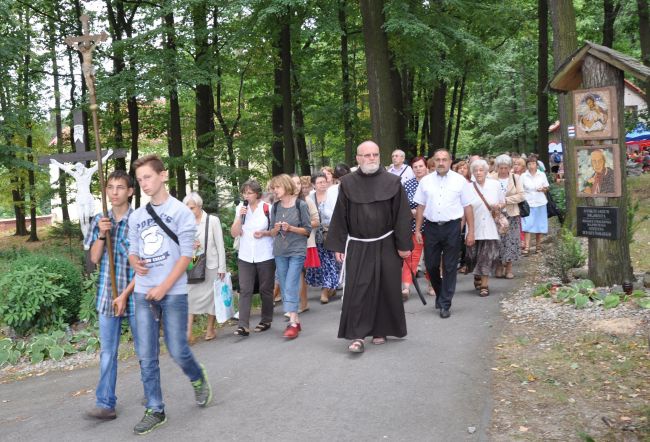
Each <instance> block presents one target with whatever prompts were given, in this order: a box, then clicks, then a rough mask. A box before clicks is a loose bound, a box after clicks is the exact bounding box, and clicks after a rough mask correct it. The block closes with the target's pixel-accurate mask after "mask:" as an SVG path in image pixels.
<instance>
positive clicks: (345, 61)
mask: <svg viewBox="0 0 650 442" xmlns="http://www.w3.org/2000/svg"><path fill="white" fill-rule="evenodd" d="M338 12H339V27H340V28H341V101H342V113H343V134H344V138H345V163H346V164H349V165H351V164H352V161H353V160H354V154H355V152H354V144H355V143H354V129H353V124H354V122H353V120H352V112H353V110H354V109H355V107H356V106H355V104H354V102H353V101H352V92H351V88H352V85H351V82H350V60H349V58H348V23H347V0H339V8H338Z"/></svg>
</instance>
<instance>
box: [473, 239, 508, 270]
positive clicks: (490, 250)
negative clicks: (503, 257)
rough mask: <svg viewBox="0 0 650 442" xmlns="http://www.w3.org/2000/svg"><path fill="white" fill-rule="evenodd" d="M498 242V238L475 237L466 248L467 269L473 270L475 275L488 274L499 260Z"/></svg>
mask: <svg viewBox="0 0 650 442" xmlns="http://www.w3.org/2000/svg"><path fill="white" fill-rule="evenodd" d="M500 243H501V241H499V240H498V239H477V240H476V242H475V243H474V245H473V246H472V247H468V248H467V258H466V260H467V262H468V263H467V269H468V271H471V270H474V274H475V275H477V276H478V275H480V276H489V275H490V273H491V272H492V270H494V268H495V267H496V265H497V262H499V244H500Z"/></svg>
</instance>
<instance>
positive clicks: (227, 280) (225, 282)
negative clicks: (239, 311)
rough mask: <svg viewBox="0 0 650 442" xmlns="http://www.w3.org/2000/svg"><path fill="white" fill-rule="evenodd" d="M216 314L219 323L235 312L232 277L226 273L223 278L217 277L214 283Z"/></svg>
mask: <svg viewBox="0 0 650 442" xmlns="http://www.w3.org/2000/svg"><path fill="white" fill-rule="evenodd" d="M213 290H214V315H215V316H216V318H217V322H218V323H219V324H223V323H224V322H226V321H227V320H229V319H230V318H232V317H233V315H234V314H235V306H234V304H233V292H232V277H231V275H230V273H226V275H225V276H224V277H223V279H220V278H216V279H215V280H214V283H213Z"/></svg>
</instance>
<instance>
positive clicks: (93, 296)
mask: <svg viewBox="0 0 650 442" xmlns="http://www.w3.org/2000/svg"><path fill="white" fill-rule="evenodd" d="M98 280H99V271H95V272H94V273H93V274H92V275H90V276H89V277H88V278H86V279H84V280H83V282H82V285H83V296H82V298H81V306H80V307H79V320H81V321H86V322H89V323H91V324H92V323H95V322H96V321H97V304H96V301H97V281H98Z"/></svg>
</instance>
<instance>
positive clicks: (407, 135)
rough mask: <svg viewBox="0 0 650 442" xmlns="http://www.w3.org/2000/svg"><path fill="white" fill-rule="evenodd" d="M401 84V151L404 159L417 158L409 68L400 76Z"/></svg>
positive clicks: (412, 74)
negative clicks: (404, 156) (402, 125)
mask: <svg viewBox="0 0 650 442" xmlns="http://www.w3.org/2000/svg"><path fill="white" fill-rule="evenodd" d="M401 80H402V84H400V90H401V91H402V93H401V98H402V106H401V107H402V120H403V124H404V129H403V132H404V135H403V140H402V145H401V147H402V150H404V152H406V158H409V159H410V158H413V157H414V156H417V154H418V152H417V149H418V143H417V139H418V138H417V137H418V126H417V118H414V115H416V114H417V113H416V112H414V110H413V101H414V95H415V87H414V83H415V73H414V70H413V69H411V68H405V69H404V70H403V72H402V75H401Z"/></svg>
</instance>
